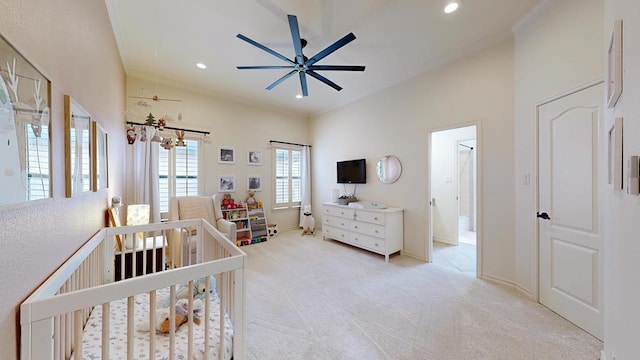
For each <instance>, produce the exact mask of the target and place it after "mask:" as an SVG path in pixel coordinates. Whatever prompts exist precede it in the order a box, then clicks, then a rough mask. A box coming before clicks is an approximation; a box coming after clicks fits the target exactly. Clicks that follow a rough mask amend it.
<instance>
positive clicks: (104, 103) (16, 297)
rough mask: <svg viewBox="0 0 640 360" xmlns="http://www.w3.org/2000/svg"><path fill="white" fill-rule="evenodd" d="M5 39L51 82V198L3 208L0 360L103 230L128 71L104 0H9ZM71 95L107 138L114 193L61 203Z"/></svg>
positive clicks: (0, 17) (115, 177) (116, 182)
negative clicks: (43, 294)
mask: <svg viewBox="0 0 640 360" xmlns="http://www.w3.org/2000/svg"><path fill="white" fill-rule="evenodd" d="M0 34H2V36H4V37H5V38H6V39H7V40H9V41H10V42H11V43H12V44H13V45H14V46H16V47H17V48H18V50H19V51H20V52H21V53H22V54H23V55H24V56H25V57H26V58H27V59H28V60H29V61H31V62H32V63H34V64H35V65H36V66H37V67H38V68H39V69H40V70H42V72H43V73H44V74H45V75H47V76H48V78H49V80H51V83H52V88H51V90H52V91H51V104H52V107H51V111H52V112H51V116H52V122H51V124H52V125H51V126H52V144H53V148H52V152H51V154H52V165H53V166H52V179H53V199H49V200H46V201H39V202H36V203H33V204H30V205H25V206H16V207H11V208H9V209H4V208H3V209H2V210H0V248H1V249H2V251H0V264H2V270H1V271H0V284H1V285H2V291H3V295H2V296H1V297H0V333H2V334H3V336H2V337H1V338H0V358H2V359H11V358H17V349H16V344H17V340H16V324H17V313H18V309H19V304H20V303H21V302H22V300H23V299H24V298H26V297H27V296H28V295H29V294H30V293H31V292H32V291H33V290H34V289H35V288H36V287H37V286H38V285H39V284H40V283H41V282H42V281H43V280H44V279H45V278H46V277H47V276H48V274H51V273H52V272H53V271H54V270H55V269H56V268H57V267H58V266H59V265H60V264H61V263H62V262H63V261H64V260H65V259H66V258H68V257H69V256H70V255H71V254H72V253H73V252H74V251H75V250H76V249H77V248H79V247H80V245H82V244H83V243H84V242H85V241H86V240H87V239H88V238H89V237H90V236H91V235H93V234H94V233H95V232H96V231H97V230H98V229H99V228H101V227H102V226H104V225H105V210H106V208H107V206H108V205H107V202H108V199H110V198H111V196H112V195H113V194H119V193H121V192H122V188H123V179H124V178H123V176H122V175H123V174H122V172H121V171H120V170H119V166H118V164H119V160H118V159H122V158H123V156H124V135H123V134H124V126H123V124H122V122H121V114H122V111H123V110H124V86H125V85H124V70H123V68H122V64H121V62H120V56H119V54H118V50H117V48H116V44H115V40H114V37H113V34H112V32H111V26H110V24H109V18H108V16H107V11H106V8H105V5H104V2H102V1H84V0H61V1H49V0H32V1H22V0H4V1H3V2H2V11H0ZM64 94H69V95H70V96H71V97H72V98H74V99H75V100H76V101H77V102H78V103H79V104H81V105H82V107H83V108H85V109H86V110H87V111H88V112H89V113H90V114H91V115H92V116H93V118H94V120H97V121H98V122H99V123H101V124H102V125H103V127H104V128H105V130H106V131H107V132H108V133H109V161H110V163H109V165H110V166H109V167H110V171H109V184H110V188H109V190H103V191H100V192H97V193H89V194H85V195H81V196H79V197H77V198H73V199H66V198H65V197H64V135H63V125H64V107H63V95H64Z"/></svg>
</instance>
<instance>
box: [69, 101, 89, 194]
mask: <svg viewBox="0 0 640 360" xmlns="http://www.w3.org/2000/svg"><path fill="white" fill-rule="evenodd" d="M90 125H91V116H90V115H89V113H88V112H86V111H85V110H84V109H83V108H82V106H80V105H79V104H78V103H76V102H75V101H74V100H73V99H72V98H71V97H70V96H69V95H65V96H64V161H65V192H66V196H67V197H72V196H76V195H78V194H81V193H84V192H88V191H91V153H90V149H91V146H92V141H91V136H90V132H89V131H90Z"/></svg>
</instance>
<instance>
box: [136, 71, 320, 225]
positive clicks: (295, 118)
mask: <svg viewBox="0 0 640 360" xmlns="http://www.w3.org/2000/svg"><path fill="white" fill-rule="evenodd" d="M142 89H144V91H143V90H142ZM156 93H157V94H158V95H159V97H161V98H169V99H179V100H182V102H170V101H167V102H158V103H153V102H152V104H151V105H152V107H150V108H144V107H142V108H141V107H140V106H136V105H135V102H136V101H137V100H138V99H132V98H128V99H127V108H128V109H129V110H133V111H135V112H137V113H142V114H145V113H146V114H148V113H149V112H152V113H153V115H154V117H155V118H156V119H157V118H159V117H161V116H163V115H165V114H168V115H170V116H172V117H173V118H174V119H175V120H174V121H173V122H170V123H168V124H167V126H172V127H184V128H188V129H196V130H204V131H210V132H211V135H209V136H207V140H206V141H205V142H204V143H203V148H202V149H201V152H200V155H201V158H202V159H203V163H202V165H203V169H204V172H203V173H202V174H201V177H200V179H199V180H200V181H201V184H202V187H201V194H202V195H212V194H214V193H216V192H218V176H221V175H232V176H235V177H236V191H235V192H234V193H232V196H233V198H234V199H236V200H242V201H245V200H246V198H247V176H249V175H251V176H261V177H262V191H258V192H256V195H255V198H256V199H257V200H258V201H262V202H263V204H264V206H265V211H266V216H267V221H268V222H269V223H276V224H278V227H279V228H280V229H281V230H283V229H284V230H286V229H290V228H297V226H298V221H299V217H298V215H299V212H298V211H297V210H271V206H269V205H270V204H272V201H273V198H272V193H273V190H272V186H273V182H272V181H271V180H272V174H273V172H272V168H271V166H272V154H271V151H272V150H271V147H270V146H269V140H280V141H286V142H293V143H303V144H308V143H309V141H310V137H309V122H308V120H307V118H306V117H305V116H302V115H300V114H296V113H290V112H283V111H281V110H277V109H271V108H266V107H263V106H262V107H261V106H253V105H251V104H249V103H247V102H241V101H237V100H230V99H229V98H222V97H220V95H216V94H209V93H207V92H206V91H203V90H201V89H193V88H183V87H180V86H177V85H168V84H166V83H162V82H159V81H157V80H155V79H151V80H143V79H139V78H133V77H127V96H141V95H142V96H149V95H153V94H156ZM144 94H146V95H144ZM178 113H182V115H183V119H182V121H178V120H177V114H178ZM143 120H144V119H140V120H136V122H143ZM220 146H223V147H231V148H233V149H234V150H235V163H234V164H220V163H218V148H219V147H220ZM248 149H257V150H262V154H263V159H262V166H252V165H247V150H248ZM160 151H164V149H160ZM312 151H313V150H312ZM129 176H130V175H129ZM127 183H128V184H131V183H132V182H131V181H127ZM128 192H130V189H128ZM127 198H132V197H131V194H128V196H127Z"/></svg>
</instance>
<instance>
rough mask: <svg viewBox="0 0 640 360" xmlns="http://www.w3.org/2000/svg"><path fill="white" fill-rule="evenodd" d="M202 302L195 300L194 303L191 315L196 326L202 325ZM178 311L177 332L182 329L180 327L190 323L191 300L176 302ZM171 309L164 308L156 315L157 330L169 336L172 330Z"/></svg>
mask: <svg viewBox="0 0 640 360" xmlns="http://www.w3.org/2000/svg"><path fill="white" fill-rule="evenodd" d="M202 308H203V305H202V301H201V300H199V299H195V300H194V301H193V312H192V313H191V315H192V319H193V322H194V324H196V325H199V324H200V317H201V315H202ZM175 311H176V319H175V323H176V330H177V329H178V328H179V327H180V325H182V324H185V323H186V322H187V321H189V300H188V299H180V300H178V301H177V302H176V306H175ZM169 316H170V315H169V309H168V308H163V309H159V310H158V312H157V315H156V326H157V330H158V332H160V333H163V334H167V333H169V331H170V330H171V321H170V320H169Z"/></svg>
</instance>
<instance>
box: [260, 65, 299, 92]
mask: <svg viewBox="0 0 640 360" xmlns="http://www.w3.org/2000/svg"><path fill="white" fill-rule="evenodd" d="M296 72H297V71H296V70H291V71H289V72H288V73H287V74H286V75H285V76H283V77H281V78H280V79H278V80H276V81H274V82H273V83H272V84H271V85H269V86H267V90H271V89H273V88H274V87H276V86H278V84H280V83H281V82H283V81H285V80H287V79H288V78H290V77H291V76H293V74H295V73H296Z"/></svg>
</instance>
